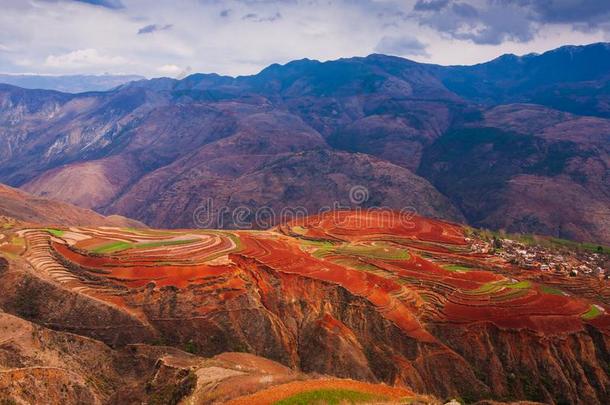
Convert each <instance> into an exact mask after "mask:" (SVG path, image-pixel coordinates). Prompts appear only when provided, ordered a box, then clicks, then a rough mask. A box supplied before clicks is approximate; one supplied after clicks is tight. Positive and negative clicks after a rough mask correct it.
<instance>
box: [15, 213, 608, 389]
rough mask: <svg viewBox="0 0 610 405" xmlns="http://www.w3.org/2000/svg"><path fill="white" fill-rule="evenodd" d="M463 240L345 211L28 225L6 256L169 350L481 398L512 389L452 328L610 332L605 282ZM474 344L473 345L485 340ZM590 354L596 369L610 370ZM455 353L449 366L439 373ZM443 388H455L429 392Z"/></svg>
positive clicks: (524, 334)
mask: <svg viewBox="0 0 610 405" xmlns="http://www.w3.org/2000/svg"><path fill="white" fill-rule="evenodd" d="M464 235H465V232H464V229H463V228H462V227H460V226H458V225H455V224H450V223H446V222H442V221H436V220H431V219H425V218H420V217H413V218H408V219H405V218H401V217H400V216H399V214H395V215H393V216H387V215H384V216H376V215H375V214H374V213H372V214H365V213H361V212H360V213H353V212H339V213H330V214H326V215H320V216H315V217H309V218H306V219H302V220H298V221H294V222H291V223H287V224H282V225H280V226H278V227H277V228H275V229H272V230H269V231H214V230H180V231H161V230H140V229H119V228H85V227H69V228H64V229H45V228H41V229H21V230H19V231H18V232H17V233H15V234H14V235H12V236H11V235H5V236H4V247H3V248H4V249H5V250H10V251H12V252H14V253H13V254H20V255H22V257H23V258H25V259H26V260H27V261H28V262H29V264H30V266H31V267H32V269H33V270H34V271H35V272H36V273H37V274H38V275H39V276H40V277H43V278H45V279H46V280H49V281H51V282H53V283H56V284H59V285H61V286H62V287H63V288H68V289H70V290H72V291H73V292H75V293H77V294H80V295H84V296H87V297H90V298H93V299H95V300H97V301H99V302H104V303H106V304H107V305H109V306H111V307H113V308H118V309H119V310H121V311H125V312H127V313H129V314H130V316H134V317H136V318H138V319H139V320H140V321H142V322H143V323H146V324H148V325H152V327H154V328H155V330H156V331H157V333H158V336H159V339H164V341H169V342H171V343H172V344H174V345H178V346H183V347H188V348H189V350H191V349H192V350H193V351H196V352H199V353H202V354H205V355H215V354H218V353H221V352H223V351H231V350H232V351H248V352H252V353H255V354H258V355H262V356H265V357H268V358H272V359H274V360H277V361H280V362H282V363H284V364H286V365H288V366H291V367H298V368H300V369H302V370H305V371H317V372H322V373H329V374H334V375H338V376H340V377H352V378H357V379H364V380H372V381H379V380H381V381H386V382H391V383H399V384H404V385H407V386H409V387H412V388H415V389H420V390H424V391H425V392H434V393H436V394H439V393H440V394H444V393H452V392H455V389H454V388H452V387H455V384H465V382H464V381H461V380H460V378H466V379H467V380H468V379H472V380H475V381H476V384H473V390H477V391H483V392H495V391H494V390H505V391H506V390H510V388H508V385H509V383H508V380H507V382H506V383H505V386H504V387H503V385H502V384H499V385H498V387H500V388H497V387H494V386H492V384H491V380H487V379H486V378H485V377H478V376H477V375H481V374H483V373H484V372H483V371H481V370H482V369H481V368H480V367H483V366H481V365H480V364H477V363H476V360H475V357H476V356H478V355H477V354H476V353H470V352H469V350H470V347H464V346H463V345H465V344H466V343H465V342H467V341H468V339H465V338H464V337H462V338H460V339H461V340H460V339H457V340H454V337H453V333H455V331H458V330H459V331H462V332H460V333H466V334H468V333H470V332H469V331H470V330H480V328H481V327H484V328H486V329H485V332H481V333H491V332H490V331H492V330H494V331H497V330H500V331H507V332H510V331H512V332H514V333H518V334H520V335H519V336H521V337H520V338H519V339H523V342H525V341H526V340H527V339H531V338H532V336H546V337H558V338H561V337H562V336H563V337H565V336H568V335H574V336H578V335H579V334H583V333H591V330H596V331H597V332H595V333H599V334H601V335H602V336H606V337H605V338H604V339H606V338H607V336H608V335H610V315H609V314H608V312H609V311H610V306H608V302H607V301H606V299H605V295H604V294H602V293H600V291H605V290H606V289H607V286H601V287H600V285H599V283H606V282H605V281H603V280H597V281H594V280H591V281H590V282H581V283H580V284H579V285H578V286H576V285H574V281H573V280H572V279H570V278H566V277H562V276H561V277H560V276H557V277H554V276H553V275H546V279H545V280H542V279H540V278H539V277H536V275H535V274H532V271H526V270H523V269H519V268H515V267H514V266H512V265H509V264H507V263H505V262H503V261H502V260H500V259H499V258H498V257H496V256H494V255H492V254H481V253H475V252H474V251H473V250H472V247H471V245H470V244H469V242H467V239H466V238H465V236H464ZM10 238H14V240H15V241H22V244H23V246H22V248H21V250H20V249H18V248H17V247H15V246H12V245H11V244H10V243H8V241H9V240H11V239H10ZM9 246H10V249H9ZM494 328H495V329H494ZM591 328H593V329H591ZM512 332H511V333H512ZM494 333H504V332H494ZM532 334H533V335H532ZM473 336H474V337H472V339H477V341H476V342H477V343H476V344H483V343H481V342H482V341H479V340H478V339H488V338H482V337H480V336H476V335H473ZM536 339H537V338H536ZM311 342H316V343H311ZM473 344H474V343H473ZM524 344H525V343H524ZM548 344H550V343H548ZM553 344H554V343H553ZM297 347H298V349H297ZM409 347H411V349H408V348H409ZM382 348H383V349H382ZM489 350H492V349H489ZM498 350H500V349H499V348H498ZM519 350H529V348H527V349H523V348H521V349H519ZM532 350H533V349H532ZM548 350H551V349H548ZM591 350H594V349H591ZM593 353H597V354H592V355H591V356H593V360H591V361H592V363H595V364H597V362H598V361H600V362H603V360H601V359H597V358H596V357H595V356H603V355H601V354H599V353H598V352H595V351H594V352H593ZM335 356H338V357H335ZM473 356H474V357H473ZM329 359H331V360H329ZM332 359H335V360H334V361H333V360H332ZM449 359H451V360H450V361H451V362H453V363H454V364H455V367H456V369H455V372H453V371H451V367H448V368H447V370H444V371H443V373H445V374H444V375H440V376H438V377H436V376H433V375H432V374H431V373H432V372H433V371H432V370H434V365H435V364H439V363H438V362H441V363H442V362H444V361H448V360H449ZM485 361H487V360H485ZM490 361H491V360H490ZM497 361H498V362H502V361H504V362H507V364H506V365H505V367H507V368H508V367H526V368H527V367H530V365H527V366H526V365H523V363H514V364H508V362H509V361H512V360H510V359H509V360H506V359H505V360H500V359H499V360H497ZM548 361H551V362H555V363H556V362H557V360H554V359H549V360H548ZM375 362H378V363H377V364H376V365H373V364H374V363H375ZM379 362H381V363H379ZM481 364H482V363H481ZM485 367H486V366H485ZM532 367H533V366H532ZM536 367H538V366H536ZM582 367H585V366H582ZM586 367H589V369H592V367H593V368H595V367H597V366H594V365H589V366H586ZM379 370H386V371H383V372H380V371H379ZM458 370H462V371H458ZM463 370H472V371H463ZM600 370H601V369H600ZM560 372H564V371H560ZM384 373H385V374H384ZM452 373H455V374H452ZM469 373H470V374H469ZM595 373H598V374H599V373H601V374H599V375H597V374H595ZM593 374H595V375H596V377H595V378H596V379H597V380H596V381H591V382H588V384H590V387H593V389H594V390H598V388H595V387H598V386H605V384H607V383H608V381H609V380H608V376H607V375H606V376H604V372H603V371H594V372H593ZM437 378H438V379H443V380H438V381H436V380H435V379H437ZM506 378H508V377H506ZM545 378H546V377H545ZM435 381H436V382H435ZM439 381H449V382H447V383H446V384H447V386H446V387H445V388H441V389H440V390H439V391H435V388H432V387H436V385H438V384H445V383H440V382H439ZM451 381H453V382H451ZM460 381H461V382H460ZM435 384H436V385H435ZM451 384H454V385H451ZM443 390H445V391H443ZM509 392H512V391H509ZM604 392H605V391H604ZM505 394H506V392H505ZM513 394H514V397H519V396H520V395H521V396H524V394H519V393H513ZM333 395H334V394H333ZM503 395H504V394H503ZM595 395H599V394H595ZM604 395H605V394H604ZM592 398H597V397H592Z"/></svg>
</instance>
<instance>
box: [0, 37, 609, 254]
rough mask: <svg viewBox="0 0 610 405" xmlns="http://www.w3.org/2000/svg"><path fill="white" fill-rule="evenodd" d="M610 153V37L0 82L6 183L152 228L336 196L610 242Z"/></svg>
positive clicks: (315, 203) (310, 204)
mask: <svg viewBox="0 0 610 405" xmlns="http://www.w3.org/2000/svg"><path fill="white" fill-rule="evenodd" d="M609 165H610V46H609V45H608V44H593V45H589V46H580V47H575V46H568V47H562V48H559V49H556V50H553V51H549V52H546V53H544V54H541V55H526V56H522V57H518V56H514V55H505V56H502V57H500V58H498V59H495V60H493V61H490V62H487V63H483V64H479V65H474V66H438V65H429V64H421V63H416V62H413V61H410V60H407V59H402V58H398V57H393V56H385V55H377V54H376V55H370V56H368V57H356V58H349V59H339V60H336V61H329V62H319V61H314V60H307V59H304V60H298V61H293V62H290V63H288V64H285V65H277V64H276V65H271V66H269V67H268V68H266V69H264V70H263V71H261V72H260V73H258V74H256V75H252V76H241V77H227V76H219V75H216V74H195V75H191V76H188V77H186V78H184V79H182V80H174V79H168V78H161V79H152V80H139V81H135V82H130V83H127V84H124V85H122V86H120V87H118V88H115V89H113V90H109V91H102V92H94V93H91V92H90V93H82V94H69V93H62V92H57V91H48V90H28V89H23V88H19V87H15V86H11V85H0V182H2V183H5V184H8V185H11V186H14V187H21V188H22V189H24V190H26V191H28V192H30V193H33V194H37V195H39V196H43V197H48V198H53V199H59V200H63V201H66V202H69V203H73V204H75V205H78V206H80V207H84V208H90V209H94V210H96V211H98V212H99V213H102V214H104V215H110V214H119V215H124V216H127V217H130V218H134V219H137V220H139V221H142V222H144V223H146V224H147V225H150V226H154V227H164V228H177V227H182V228H186V227H193V226H197V225H198V224H197V221H196V218H194V217H195V216H196V213H197V210H198V209H199V208H200V207H202V206H203V205H206V204H208V205H209V206H210V207H213V209H212V208H211V209H212V210H216V211H218V210H220V211H218V212H215V214H216V215H217V216H218V217H219V218H221V219H222V220H221V221H219V222H221V223H215V224H212V225H213V226H219V225H220V226H222V227H226V228H232V227H237V226H238V225H239V224H237V223H236V221H235V218H233V217H232V216H231V215H229V214H227V213H230V212H233V211H234V210H236V209H242V210H245V219H246V220H249V221H252V220H253V219H254V217H255V212H256V210H257V209H259V208H261V207H269V208H272V209H281V208H283V207H286V206H288V207H303V208H304V209H306V210H307V211H308V212H309V213H315V212H317V211H318V210H320V209H321V208H324V207H326V206H329V205H331V204H333V203H338V204H340V205H341V206H345V207H351V208H354V207H355V206H360V207H374V206H386V207H390V208H395V209H403V208H405V207H408V208H409V209H412V210H414V211H416V212H417V213H419V214H421V215H425V216H431V217H437V218H442V219H447V220H453V221H459V222H467V223H469V224H472V225H475V226H479V227H487V228H492V229H505V230H507V231H510V232H532V233H540V234H548V235H552V236H556V237H561V238H570V239H578V240H586V241H595V242H599V243H605V244H607V243H610V179H609V174H610V170H609ZM354 187H360V188H362V189H364V190H365V191H366V194H367V197H368V198H366V199H364V200H362V201H356V202H355V201H353V199H350V190H353V189H354ZM223 210H224V211H223ZM217 222H218V221H217Z"/></svg>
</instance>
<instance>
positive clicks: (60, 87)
mask: <svg viewBox="0 0 610 405" xmlns="http://www.w3.org/2000/svg"><path fill="white" fill-rule="evenodd" d="M142 79H145V77H143V76H138V75H110V74H105V75H65V76H63V75H60V76H53V75H34V74H30V75H25V74H0V83H4V84H11V85H13V86H19V87H23V88H25V89H42V90H56V91H63V92H65V93H84V92H87V91H107V90H111V89H113V88H115V87H118V86H120V85H122V84H125V83H128V82H132V81H135V80H142Z"/></svg>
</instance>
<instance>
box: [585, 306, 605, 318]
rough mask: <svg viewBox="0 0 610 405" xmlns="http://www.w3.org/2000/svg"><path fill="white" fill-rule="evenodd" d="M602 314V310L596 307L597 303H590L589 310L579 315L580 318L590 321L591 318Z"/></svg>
mask: <svg viewBox="0 0 610 405" xmlns="http://www.w3.org/2000/svg"><path fill="white" fill-rule="evenodd" d="M601 314H602V311H601V310H600V309H599V308H598V307H597V305H591V307H589V310H588V311H587V312H585V313H584V314H582V315H581V318H582V319H584V320H586V321H590V320H591V319H595V318H597V317H598V316H600V315H601Z"/></svg>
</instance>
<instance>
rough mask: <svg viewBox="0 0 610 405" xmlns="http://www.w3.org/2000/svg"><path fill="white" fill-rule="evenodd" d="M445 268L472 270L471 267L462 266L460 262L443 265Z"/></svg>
mask: <svg viewBox="0 0 610 405" xmlns="http://www.w3.org/2000/svg"><path fill="white" fill-rule="evenodd" d="M443 268H444V269H445V270H449V271H469V270H471V268H470V267H466V266H460V265H459V264H449V265H447V266H443Z"/></svg>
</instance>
